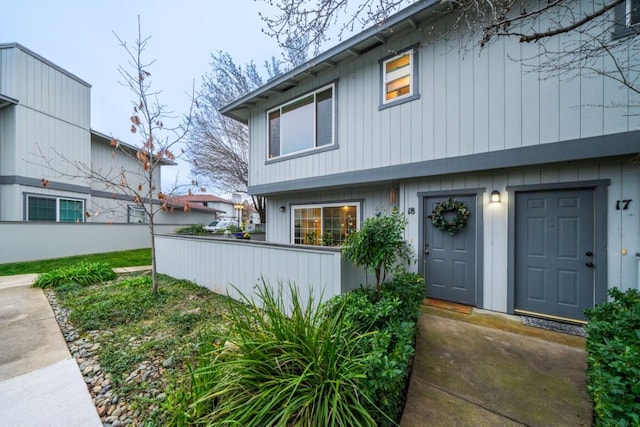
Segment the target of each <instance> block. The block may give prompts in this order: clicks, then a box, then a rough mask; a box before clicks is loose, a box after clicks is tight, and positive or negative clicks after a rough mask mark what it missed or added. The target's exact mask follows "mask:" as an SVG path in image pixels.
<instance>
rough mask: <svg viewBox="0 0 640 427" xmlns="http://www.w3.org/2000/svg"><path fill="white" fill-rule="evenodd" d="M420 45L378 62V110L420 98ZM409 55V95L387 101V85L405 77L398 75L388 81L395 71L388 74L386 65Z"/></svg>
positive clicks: (397, 52)
mask: <svg viewBox="0 0 640 427" xmlns="http://www.w3.org/2000/svg"><path fill="white" fill-rule="evenodd" d="M418 47H419V45H417V44H416V45H413V46H410V47H408V48H406V49H401V50H398V51H396V52H395V53H393V54H392V55H389V56H386V57H384V58H381V59H380V60H379V61H378V62H379V65H380V105H379V107H378V110H383V109H385V108H389V107H393V106H395V105H399V104H404V103H405V102H410V101H413V100H416V99H419V98H420V85H419V84H418V82H419V73H418V61H419V54H418ZM406 55H409V58H410V60H409V66H408V68H407V70H408V76H409V93H407V94H402V95H400V96H397V97H394V98H391V99H387V90H386V88H387V83H389V82H392V81H394V80H398V79H399V78H401V77H402V76H403V75H400V77H398V73H396V75H395V76H394V77H395V78H394V79H388V78H387V77H388V76H389V75H392V74H393V73H394V72H395V70H394V71H391V72H387V70H386V65H387V64H388V63H390V62H392V61H395V60H397V59H400V58H402V57H403V56H406Z"/></svg>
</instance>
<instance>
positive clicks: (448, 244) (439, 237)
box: [422, 196, 477, 305]
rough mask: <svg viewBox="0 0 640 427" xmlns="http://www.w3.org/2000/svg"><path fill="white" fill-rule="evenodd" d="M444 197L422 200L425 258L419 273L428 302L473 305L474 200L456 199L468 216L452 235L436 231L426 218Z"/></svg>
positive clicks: (474, 197)
mask: <svg viewBox="0 0 640 427" xmlns="http://www.w3.org/2000/svg"><path fill="white" fill-rule="evenodd" d="M447 199H448V197H425V198H424V200H423V203H424V209H423V212H424V218H423V221H424V242H425V255H424V264H423V266H422V273H423V276H424V278H425V283H426V286H427V288H426V293H425V295H426V296H427V297H428V298H437V299H442V300H447V301H452V302H456V303H460V304H467V305H476V304H477V299H476V289H477V283H476V277H477V275H476V218H475V214H476V196H456V197H453V199H454V200H456V201H458V202H463V203H464V204H465V205H467V208H469V210H470V212H471V215H470V216H469V219H468V221H467V225H466V227H464V228H463V229H462V230H460V231H459V232H458V233H456V234H454V235H450V234H449V233H447V232H445V231H441V230H438V229H437V228H435V227H434V226H433V224H432V223H431V219H430V218H429V215H431V212H432V211H433V209H434V208H435V206H436V205H437V204H438V203H441V202H445V201H446V200H447Z"/></svg>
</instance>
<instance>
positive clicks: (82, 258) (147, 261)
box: [0, 248, 151, 276]
mask: <svg viewBox="0 0 640 427" xmlns="http://www.w3.org/2000/svg"><path fill="white" fill-rule="evenodd" d="M98 261H101V262H106V263H107V264H109V265H110V266H111V268H118V267H135V266H139V265H151V249H150V248H145V249H133V250H130V251H119V252H106V253H101V254H88V255H77V256H72V257H66V258H54V259H45V260H38V261H29V262H14V263H10V264H0V276H11V275H14V274H27V273H45V272H47V271H49V270H53V269H55V268H60V267H69V266H73V265H75V264H77V263H79V262H98Z"/></svg>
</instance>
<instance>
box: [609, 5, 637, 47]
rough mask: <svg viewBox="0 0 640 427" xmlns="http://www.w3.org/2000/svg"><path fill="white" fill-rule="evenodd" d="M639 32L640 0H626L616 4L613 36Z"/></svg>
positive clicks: (632, 34)
mask: <svg viewBox="0 0 640 427" xmlns="http://www.w3.org/2000/svg"><path fill="white" fill-rule="evenodd" d="M639 33H640V0H626V1H624V2H623V3H621V4H619V5H618V6H616V9H615V25H614V29H613V38H614V39H615V38H620V37H626V36H634V35H638V34H639Z"/></svg>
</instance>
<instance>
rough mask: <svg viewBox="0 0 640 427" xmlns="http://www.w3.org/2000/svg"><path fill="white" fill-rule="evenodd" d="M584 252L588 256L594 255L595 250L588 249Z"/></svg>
mask: <svg viewBox="0 0 640 427" xmlns="http://www.w3.org/2000/svg"><path fill="white" fill-rule="evenodd" d="M584 254H585V255H586V256H593V252H591V251H587V252H585V253H584Z"/></svg>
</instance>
